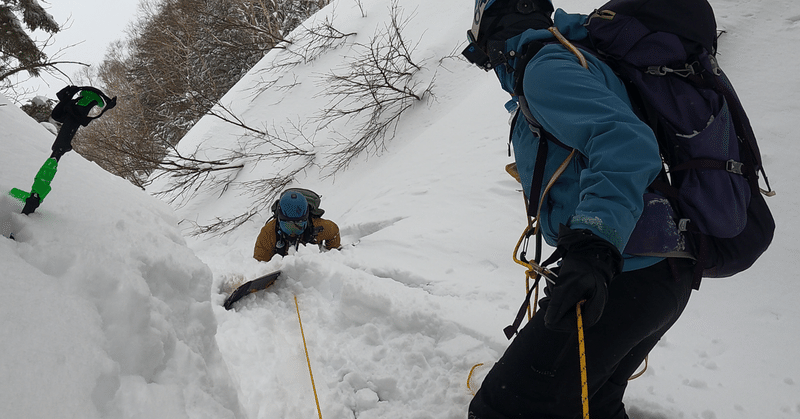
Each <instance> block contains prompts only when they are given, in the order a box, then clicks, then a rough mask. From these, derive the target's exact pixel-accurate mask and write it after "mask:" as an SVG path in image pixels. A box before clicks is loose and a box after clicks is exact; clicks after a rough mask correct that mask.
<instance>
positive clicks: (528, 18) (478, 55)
mask: <svg viewBox="0 0 800 419" xmlns="http://www.w3.org/2000/svg"><path fill="white" fill-rule="evenodd" d="M552 13H553V4H552V3H551V2H550V0H475V11H474V14H473V19H472V28H470V29H469V30H468V31H467V40H468V41H469V42H470V44H469V46H467V48H466V49H465V50H464V52H463V53H462V54H463V55H464V57H466V58H467V60H469V61H470V62H471V63H473V64H475V65H477V66H479V67H481V68H483V69H484V70H487V71H488V70H491V69H492V68H494V67H495V66H497V65H499V64H502V63H503V62H505V58H504V57H503V56H502V54H503V50H504V48H505V41H506V40H507V39H509V38H513V37H514V36H517V35H519V34H521V33H522V32H525V31H526V30H527V29H546V28H549V27H550V26H552V25H553V20H552V18H551V17H550V16H551V15H552Z"/></svg>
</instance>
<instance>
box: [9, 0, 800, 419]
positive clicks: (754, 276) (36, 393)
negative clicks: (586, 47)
mask: <svg viewBox="0 0 800 419" xmlns="http://www.w3.org/2000/svg"><path fill="white" fill-rule="evenodd" d="M361 4H363V10H364V12H365V13H364V14H363V15H366V16H363V15H362V10H361V8H359V7H358V6H357V3H356V2H355V1H353V0H341V1H339V0H334V2H333V4H332V5H331V6H329V7H327V8H326V9H324V10H323V11H322V12H320V13H319V14H318V15H317V16H316V19H317V21H318V22H319V21H321V20H322V19H325V18H326V17H327V18H329V19H331V21H332V22H333V24H334V26H336V27H337V29H339V30H341V31H342V32H344V33H351V32H353V33H356V35H354V36H351V37H349V38H348V39H346V40H345V41H344V42H343V43H342V44H341V45H339V46H338V47H337V48H335V49H332V50H329V51H325V52H324V53H323V54H321V55H320V56H319V57H316V59H314V60H308V61H307V62H301V63H298V64H297V65H295V66H291V67H286V66H283V67H281V68H280V69H271V68H272V67H273V63H280V62H286V60H288V59H290V58H292V57H295V58H296V57H297V56H296V55H293V54H291V51H294V52H298V51H302V48H303V44H302V42H297V43H295V44H294V45H293V48H295V49H294V50H292V49H290V50H289V52H287V51H275V52H273V53H270V54H268V55H267V56H266V57H265V58H264V60H262V62H261V63H260V64H259V65H258V66H256V68H254V69H253V70H252V71H251V72H250V74H249V75H248V76H247V77H246V78H245V79H243V80H242V81H241V82H240V83H239V84H238V85H237V86H236V87H235V88H234V89H232V91H231V92H230V93H229V94H228V95H227V96H226V97H225V98H223V100H222V104H223V105H226V106H230V107H231V108H233V109H234V110H235V111H236V112H238V113H239V114H240V115H241V116H242V118H243V120H244V121H246V122H247V123H248V124H251V125H252V126H256V127H263V126H272V127H283V129H284V130H285V131H284V132H286V133H291V132H294V131H293V129H292V128H291V127H294V126H301V127H304V128H302V129H304V130H306V131H304V132H303V134H304V135H306V138H307V139H308V141H306V140H301V138H302V137H301V136H300V135H298V140H297V141H298V144H300V145H301V146H302V147H304V148H306V149H307V150H309V151H313V152H314V153H315V156H314V163H315V165H313V166H311V167H309V168H307V169H306V170H304V171H303V172H302V173H301V176H302V178H301V179H300V181H299V182H298V184H297V185H298V186H302V187H308V188H311V189H314V190H317V191H318V192H320V193H321V194H322V195H323V208H325V209H326V211H327V213H326V214H327V216H328V217H329V218H331V219H332V220H334V221H336V222H337V223H338V224H339V226H340V227H341V230H342V234H343V242H344V243H345V246H344V248H343V249H342V250H341V251H329V252H320V251H319V249H317V248H316V247H301V248H300V249H299V250H298V251H297V252H296V253H295V254H293V255H290V256H287V257H284V258H280V257H278V258H275V259H273V260H272V261H270V262H266V263H261V262H257V261H255V260H254V259H252V257H251V256H252V249H253V244H254V241H255V237H256V236H257V234H258V231H259V229H260V228H261V226H262V225H263V223H264V222H265V221H266V220H267V219H268V218H269V214H267V213H266V212H263V213H260V214H258V215H257V216H256V217H255V218H254V219H252V220H250V221H248V222H247V223H245V224H244V225H243V226H242V227H240V228H238V229H236V230H234V231H233V232H231V233H229V234H226V235H223V236H199V237H194V236H189V235H188V233H189V232H190V231H191V229H192V228H193V226H195V225H197V224H206V223H208V222H210V221H213V220H214V219H215V218H216V217H222V218H226V217H233V216H235V215H238V214H239V213H240V212H242V211H243V210H246V209H247V208H249V207H250V206H251V205H252V202H253V200H254V199H255V200H258V199H259V197H258V196H256V197H253V196H252V195H250V194H249V191H248V190H247V189H246V188H245V187H246V185H247V184H246V182H247V181H252V180H258V179H263V178H267V177H270V176H273V175H274V174H275V173H276V171H277V170H279V169H281V168H283V169H285V168H292V167H294V165H297V164H299V163H298V162H297V161H294V160H291V159H289V160H282V161H277V162H276V161H269V160H265V161H260V162H258V161H249V160H243V161H242V162H243V163H245V164H246V167H245V169H243V170H241V171H239V172H238V173H236V174H235V178H234V183H233V184H231V185H229V187H228V188H227V189H225V190H222V189H214V188H211V189H208V190H201V191H200V193H199V194H198V195H197V196H194V197H191V198H187V199H184V200H179V201H178V203H180V205H176V206H175V207H174V208H170V207H169V206H168V205H166V204H165V203H163V202H161V201H159V200H157V199H155V198H152V197H151V196H149V195H148V194H147V193H145V192H143V191H141V190H138V189H136V188H135V187H133V186H131V185H130V184H128V183H127V182H125V181H123V180H121V179H118V178H115V177H113V176H111V175H108V174H106V173H105V172H103V171H102V170H101V169H100V168H99V167H97V166H96V165H94V164H93V163H90V162H87V161H86V160H84V159H83V158H81V157H80V156H79V155H77V154H76V153H69V154H67V155H65V156H64V157H63V158H62V160H61V163H60V167H59V173H58V174H57V176H56V178H55V180H54V182H53V191H52V192H51V193H50V195H48V197H47V199H46V200H45V202H44V203H43V204H42V206H41V207H40V208H39V210H37V212H36V213H35V214H33V215H31V216H28V217H26V216H23V215H20V214H18V212H19V209H20V206H19V205H18V204H17V203H16V202H14V201H13V200H11V199H10V198H9V197H7V196H6V195H3V196H2V197H0V232H2V233H3V235H8V234H10V233H13V234H14V236H15V237H16V239H17V240H16V241H12V240H8V239H0V264H2V265H1V266H0V268H1V269H0V271H2V277H0V281H2V283H1V284H2V287H3V292H2V294H0V311H2V313H0V354H2V356H0V376H2V377H3V379H2V382H0V417H15V418H18V417H25V418H56V417H59V418H60V417H80V418H139V417H142V418H144V417H147V418H167V419H172V418H250V419H273V418H309V417H316V416H317V414H318V413H317V409H316V404H315V395H314V392H313V390H312V386H311V380H310V376H309V371H308V366H307V364H306V357H305V352H304V349H303V340H302V337H301V334H300V326H299V323H298V313H297V311H296V306H295V298H297V303H298V305H297V306H298V307H299V309H300V314H301V317H302V322H303V331H304V334H305V339H306V343H307V347H308V352H309V356H310V363H311V367H312V371H313V377H314V383H315V387H316V392H317V396H318V399H319V405H320V408H321V413H322V416H323V417H325V418H356V417H357V418H360V419H366V418H414V419H417V418H419V419H425V418H464V417H465V416H466V408H467V405H468V403H469V400H470V398H471V395H470V388H468V386H467V377H468V375H469V372H470V369H471V368H472V367H473V366H474V365H476V364H479V363H483V364H484V365H483V366H481V367H478V368H477V369H476V371H475V374H474V380H473V383H472V385H471V387H472V389H474V388H475V387H476V386H477V385H479V384H480V379H481V377H482V376H483V375H484V374H485V372H486V371H487V370H488V366H490V365H491V364H492V362H494V361H495V360H496V359H497V358H498V357H499V356H500V355H501V354H502V352H503V350H504V348H505V347H506V346H507V341H506V340H505V337H504V336H503V333H502V328H503V327H505V326H506V325H507V324H509V323H510V322H511V320H512V319H513V317H514V314H515V312H516V310H517V308H518V306H519V304H520V303H521V301H522V298H523V296H524V288H523V286H524V274H523V269H522V268H521V267H520V266H518V265H516V264H514V263H513V262H512V260H511V252H512V250H513V247H514V244H515V243H516V241H517V239H518V235H519V234H520V233H521V231H522V229H523V227H524V225H525V218H524V214H523V209H522V199H521V197H520V191H519V189H518V185H517V184H516V183H515V181H514V180H513V179H512V178H511V177H509V176H508V175H507V174H505V173H504V171H503V166H504V165H505V164H506V163H508V162H510V158H509V157H508V156H507V124H506V122H507V119H508V116H507V114H506V113H505V111H504V109H503V106H502V105H503V103H504V102H505V100H506V96H505V95H504V94H503V93H502V92H501V91H500V89H499V88H498V86H497V82H496V81H495V79H494V76H493V75H492V74H486V73H484V72H482V71H480V70H477V69H475V68H473V67H470V66H469V65H467V64H466V63H465V62H463V61H461V60H459V59H454V58H446V57H449V56H452V55H456V54H457V52H458V51H460V49H461V48H463V46H464V45H463V41H462V39H463V37H464V33H465V31H466V28H467V26H468V25H467V24H466V23H465V22H469V21H470V3H469V2H456V1H455V0H438V1H436V2H425V1H421V0H403V1H401V2H400V7H401V9H402V11H403V14H404V16H405V17H407V18H408V21H407V22H408V23H407V24H406V25H405V26H404V32H403V35H404V37H406V39H407V40H408V41H409V42H410V44H411V45H413V46H414V50H413V55H412V56H413V57H415V59H416V60H418V61H419V63H420V64H421V65H422V67H423V69H422V70H421V71H420V72H419V73H417V74H416V75H415V80H416V81H419V82H420V83H421V85H422V86H423V88H424V87H426V86H428V85H429V83H431V82H432V83H433V90H432V92H433V94H434V96H435V97H429V98H427V99H426V100H424V101H422V102H419V103H417V104H416V105H415V106H414V108H412V109H411V110H410V111H409V112H408V113H406V114H405V115H404V116H403V118H402V119H401V123H400V125H399V127H398V129H397V135H396V137H395V138H394V139H393V140H392V141H390V142H388V143H387V144H386V149H385V150H384V151H383V152H381V153H379V154H378V155H371V156H370V157H369V158H363V159H360V160H359V161H357V162H354V163H353V164H352V165H351V166H350V167H349V168H348V169H347V170H345V171H340V172H338V173H336V174H335V176H326V175H328V174H330V173H329V172H328V169H327V168H326V166H325V163H326V162H327V161H328V160H327V156H328V153H329V152H330V151H331V149H332V147H334V146H335V139H336V133H337V132H338V133H340V134H342V135H350V134H349V133H351V131H348V129H351V128H352V126H354V125H355V124H356V122H358V121H340V122H339V123H338V124H333V125H332V126H329V127H327V128H324V129H317V127H316V126H314V124H313V123H312V121H313V117H314V116H315V115H316V114H317V113H318V112H319V110H320V109H322V108H324V107H325V106H327V105H328V101H329V100H330V98H329V97H325V96H324V95H321V94H320V92H321V91H322V90H323V89H324V86H325V83H324V81H323V77H324V74H326V73H328V72H330V71H338V72H343V71H344V70H343V69H344V68H345V64H346V63H347V62H348V61H349V60H352V58H353V57H355V56H358V54H360V53H361V52H363V49H362V48H361V47H359V44H368V43H369V42H370V40H371V38H372V37H373V36H374V35H375V33H376V31H380V30H383V29H384V28H385V27H386V25H387V22H388V16H389V10H390V4H391V3H390V2H389V1H387V0H364V1H362V2H361ZM556 5H557V6H558V7H563V8H565V9H567V10H568V11H570V12H575V11H583V12H588V11H591V10H592V9H593V8H594V7H596V6H598V5H599V3H598V4H595V3H593V2H589V1H587V0H581V1H575V2H571V4H570V5H569V6H566V5H563V4H558V3H557V4H556ZM712 5H713V6H714V7H715V10H716V13H717V19H718V25H719V27H720V28H721V29H724V30H725V31H726V33H725V34H724V35H723V36H722V38H721V39H720V55H719V59H720V62H721V65H722V67H723V68H724V69H725V70H726V72H727V73H728V75H729V77H730V78H731V79H732V81H733V82H734V84H735V85H736V87H737V90H738V92H739V94H740V96H741V98H742V100H743V102H744V104H745V107H746V108H747V109H748V113H749V115H750V118H751V120H752V122H753V126H754V129H755V131H756V133H757V135H758V136H759V138H760V145H761V151H762V154H763V157H764V162H765V166H766V168H767V171H768V174H769V175H771V178H770V181H771V185H772V187H773V188H774V189H775V190H777V192H778V195H777V196H776V197H774V198H771V199H770V200H769V203H770V205H771V208H772V210H773V213H774V215H775V218H776V221H777V223H778V225H779V230H778V231H777V232H776V237H775V240H774V242H773V245H772V247H771V248H770V250H769V251H768V253H767V254H765V255H764V256H763V257H762V258H761V259H760V260H759V261H758V262H757V263H756V265H755V266H754V267H753V268H752V269H750V270H748V271H747V272H745V273H742V274H740V275H737V276H735V277H733V278H729V279H724V280H706V281H705V282H704V283H703V285H702V287H701V290H700V291H699V292H695V293H694V295H693V297H692V300H691V301H690V303H689V307H688V308H687V310H686V312H685V314H684V315H683V317H682V319H681V320H680V321H679V322H678V323H677V325H676V326H675V327H674V328H673V330H672V331H670V332H669V333H668V334H667V336H666V338H665V339H663V340H662V342H661V343H660V344H659V345H658V346H657V347H656V348H655V349H654V351H653V352H652V353H651V356H650V365H649V368H648V369H647V372H646V373H645V374H644V375H643V376H642V377H641V378H638V379H637V380H635V381H633V382H632V383H631V385H630V386H629V390H628V392H627V398H626V404H627V406H628V410H629V414H630V416H631V417H632V418H635V419H662V418H664V419H666V418H702V419H722V418H725V419H727V418H753V417H763V418H790V419H791V418H798V417H800V387H798V386H800V360H798V358H797V356H796V354H797V352H796V351H797V349H796V347H797V345H798V342H800V336H798V331H800V308H798V304H797V303H796V301H795V298H796V297H797V296H798V295H800V293H798V291H800V284H798V281H797V280H796V277H794V275H796V271H797V268H798V267H800V264H798V262H797V255H798V254H800V252H798V245H797V240H796V237H798V234H800V227H799V226H800V223H798V222H796V221H794V220H795V218H794V217H793V216H794V213H795V212H796V208H797V207H798V204H799V203H798V194H797V192H796V190H797V188H796V185H795V184H794V183H795V180H796V179H800V173H799V172H800V169H799V168H798V165H797V164H796V162H795V161H794V156H793V153H791V152H789V150H796V149H797V145H796V144H795V143H794V142H793V141H794V140H795V133H796V129H795V127H794V125H795V124H794V122H795V118H796V115H797V113H798V111H799V110H800V104H798V102H797V100H796V92H798V91H800V79H798V77H797V76H796V71H795V68H796V66H794V65H793V63H796V62H798V61H799V60H800V59H799V58H796V55H797V54H794V53H793V52H794V51H796V49H797V47H796V46H797V45H798V41H800V3H797V2H794V1H792V0H764V1H761V2H758V3H755V2H743V1H739V0H712ZM443 16H445V17H446V18H445V19H442V17H443ZM309 26H311V23H309ZM301 31H302V29H301V30H299V31H296V32H295V35H298V34H300V33H301ZM443 57H445V58H443ZM270 81H276V83H275V85H274V86H273V89H270V90H269V91H266V92H264V93H260V94H258V93H256V91H255V90H254V87H256V86H259V85H262V86H263V85H265V84H266V83H268V82H270ZM108 93H111V94H115V92H108ZM0 100H2V102H0V124H1V126H2V130H0V146H1V147H0V148H1V149H2V150H3V151H2V153H0V190H9V189H11V188H12V187H18V188H21V189H27V188H29V187H30V184H31V183H32V178H33V176H34V174H35V173H36V171H37V170H38V168H39V167H40V166H41V164H42V163H43V162H44V160H45V159H46V157H47V156H48V155H49V153H50V151H49V147H50V145H51V144H52V141H53V136H52V134H50V133H49V132H48V131H47V130H46V129H44V128H42V127H41V126H39V125H37V124H36V123H35V122H33V121H32V120H30V119H29V118H28V117H27V116H26V115H24V114H23V113H22V112H21V111H19V110H18V109H17V108H15V107H14V106H13V105H10V104H8V101H6V100H5V99H0ZM112 112H113V110H112ZM300 122H304V123H305V125H303V124H300ZM241 135H242V132H241V129H237V128H234V127H231V126H229V125H228V124H225V123H223V122H221V121H220V120H219V119H216V118H204V119H203V120H202V121H201V122H200V123H199V124H197V126H196V127H195V128H194V129H193V130H192V131H191V132H190V133H189V134H188V135H187V136H186V138H185V139H184V140H183V141H182V143H181V148H182V149H183V150H184V151H186V150H194V149H200V150H201V151H202V152H203V153H205V154H207V155H209V156H215V155H217V156H218V155H221V154H224V153H225V151H224V150H225V149H232V148H235V147H236V144H238V142H239V141H240V140H241ZM163 186H165V185H164V184H163V182H162V183H160V184H156V185H154V187H153V191H155V190H157V189H158V187H163ZM275 269H281V270H283V272H284V275H283V276H282V277H281V279H280V280H279V281H278V282H277V283H276V285H275V286H273V287H272V288H271V289H270V290H268V291H264V292H260V293H257V294H253V295H251V296H248V297H245V298H244V299H243V300H242V301H240V302H239V303H237V305H236V309H235V310H232V311H226V310H225V309H224V308H223V307H222V302H223V300H224V298H225V295H226V291H227V290H229V289H230V288H231V287H232V286H233V285H235V284H236V283H239V282H242V281H244V280H246V279H251V278H254V277H256V276H258V275H260V274H264V273H267V272H270V271H273V270H275ZM577 379H578V378H577V377H576V385H577V384H578V383H577Z"/></svg>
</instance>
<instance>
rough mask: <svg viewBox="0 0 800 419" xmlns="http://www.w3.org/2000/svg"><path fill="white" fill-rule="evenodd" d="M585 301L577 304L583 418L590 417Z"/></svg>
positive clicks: (587, 418)
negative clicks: (583, 311)
mask: <svg viewBox="0 0 800 419" xmlns="http://www.w3.org/2000/svg"><path fill="white" fill-rule="evenodd" d="M582 305H583V301H581V302H579V303H578V304H577V305H576V306H575V311H576V312H577V313H578V356H579V357H580V359H581V402H582V404H583V419H589V380H588V378H587V374H586V343H585V342H584V340H583V315H582V313H581V306H582Z"/></svg>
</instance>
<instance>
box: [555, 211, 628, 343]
mask: <svg viewBox="0 0 800 419" xmlns="http://www.w3.org/2000/svg"><path fill="white" fill-rule="evenodd" d="M556 251H557V252H560V253H561V254H562V255H563V256H562V259H561V268H560V269H559V272H558V278H556V281H555V284H549V285H548V288H549V289H550V290H549V295H550V305H549V306H548V307H547V311H546V312H545V315H544V322H545V326H547V327H548V328H549V329H552V330H561V331H574V330H575V328H576V314H575V306H576V305H577V304H578V302H579V301H583V300H586V302H585V303H584V304H583V308H582V313H583V324H584V326H585V327H590V326H592V325H594V324H595V323H597V321H598V320H599V319H600V316H601V315H602V314H603V308H604V307H605V305H606V300H608V284H609V283H610V282H611V279H612V278H613V277H614V275H616V274H617V273H619V272H621V271H622V256H621V255H620V253H619V250H617V248H616V247H614V245H612V244H611V243H609V242H608V241H607V240H604V239H602V238H600V237H599V236H597V235H595V234H594V233H592V232H591V231H590V230H573V229H570V228H569V227H566V226H564V225H561V227H560V228H559V231H558V247H557V250H556Z"/></svg>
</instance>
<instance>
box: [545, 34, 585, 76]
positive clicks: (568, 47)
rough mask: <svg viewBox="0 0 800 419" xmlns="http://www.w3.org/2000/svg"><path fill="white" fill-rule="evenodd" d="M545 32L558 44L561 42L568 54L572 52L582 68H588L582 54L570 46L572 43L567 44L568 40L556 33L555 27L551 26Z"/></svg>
mask: <svg viewBox="0 0 800 419" xmlns="http://www.w3.org/2000/svg"><path fill="white" fill-rule="evenodd" d="M547 30H548V31H550V33H552V34H553V36H555V37H556V39H558V42H561V45H564V46H565V47H567V49H568V50H570V52H572V53H573V54H575V56H576V57H578V61H579V62H580V63H581V66H582V67H583V68H589V63H588V62H586V57H584V56H583V53H582V52H581V51H580V50H579V49H578V48H577V47H576V46H575V45H572V43H571V42H569V40H567V38H565V37H564V35H562V34H561V32H559V31H558V28H556V27H555V26H551V27H549V28H547Z"/></svg>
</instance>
